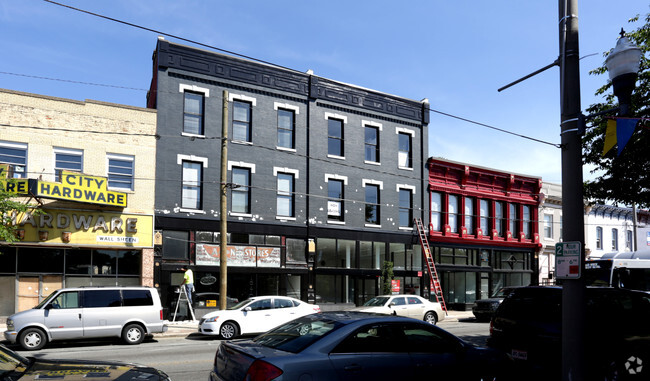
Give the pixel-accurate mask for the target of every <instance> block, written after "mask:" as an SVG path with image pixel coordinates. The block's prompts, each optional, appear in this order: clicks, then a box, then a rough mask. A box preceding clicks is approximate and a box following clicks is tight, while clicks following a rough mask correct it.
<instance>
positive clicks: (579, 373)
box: [558, 0, 585, 381]
mask: <svg viewBox="0 0 650 381" xmlns="http://www.w3.org/2000/svg"><path fill="white" fill-rule="evenodd" d="M558 8H559V28H560V34H559V35H560V56H559V57H560V97H561V98H560V112H561V124H560V125H561V135H562V139H561V142H562V144H561V148H562V219H563V228H562V230H563V231H562V233H563V237H562V238H563V240H564V241H565V242H580V251H581V252H580V256H579V258H580V259H579V266H580V274H582V272H583V269H584V266H585V256H584V255H585V253H584V247H585V245H584V241H585V232H584V201H583V194H582V188H583V179H582V139H581V136H580V131H581V127H582V126H581V125H580V124H581V120H582V118H581V115H582V112H581V106H580V63H579V60H580V55H579V45H578V1H577V0H559V7H558ZM584 294H585V287H584V282H583V281H582V279H581V278H580V277H578V278H573V279H565V280H564V281H563V282H562V380H563V381H576V380H584V356H583V353H584V345H583V343H584V340H583V339H584V326H583V322H584V321H585V319H584V316H585V302H584V300H585V299H584Z"/></svg>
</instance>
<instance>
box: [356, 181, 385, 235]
mask: <svg viewBox="0 0 650 381" xmlns="http://www.w3.org/2000/svg"><path fill="white" fill-rule="evenodd" d="M368 184H370V185H375V186H378V187H379V192H381V191H382V190H384V182H383V181H380V180H372V179H361V186H362V187H363V188H365V187H366V186H367V185H368ZM364 197H365V196H364ZM377 197H378V198H379V199H380V200H381V194H378V195H377ZM364 201H365V200H364ZM364 205H365V204H364ZM376 205H377V208H381V202H380V203H377V204H376ZM379 218H380V219H381V211H380V213H379ZM364 221H365V218H364ZM365 226H366V227H370V228H381V224H369V223H367V222H366V223H365Z"/></svg>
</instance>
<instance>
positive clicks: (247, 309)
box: [244, 307, 253, 311]
mask: <svg viewBox="0 0 650 381" xmlns="http://www.w3.org/2000/svg"><path fill="white" fill-rule="evenodd" d="M252 310H253V309H252V308H250V307H244V311H252Z"/></svg>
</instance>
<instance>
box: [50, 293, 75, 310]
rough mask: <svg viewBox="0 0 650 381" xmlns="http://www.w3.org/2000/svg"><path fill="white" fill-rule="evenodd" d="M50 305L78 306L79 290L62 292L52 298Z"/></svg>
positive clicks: (61, 306) (60, 306)
mask: <svg viewBox="0 0 650 381" xmlns="http://www.w3.org/2000/svg"><path fill="white" fill-rule="evenodd" d="M50 306H52V308H54V309H59V308H63V309H68V308H80V307H81V306H80V305H79V291H67V292H62V293H60V294H59V295H57V296H56V298H54V300H52V302H51V303H50Z"/></svg>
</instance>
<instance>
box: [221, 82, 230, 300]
mask: <svg viewBox="0 0 650 381" xmlns="http://www.w3.org/2000/svg"><path fill="white" fill-rule="evenodd" d="M227 182H228V90H224V91H223V111H222V118H221V182H220V184H221V185H220V191H221V200H220V201H221V202H220V206H221V211H220V213H219V216H220V218H221V226H220V227H221V229H220V233H219V278H220V279H221V284H220V287H219V309H222V310H225V309H226V308H227V307H228V305H227V300H228V252H227V250H228V249H227V245H228V198H227V195H228V192H227V189H228V187H227V185H228V184H227Z"/></svg>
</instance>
